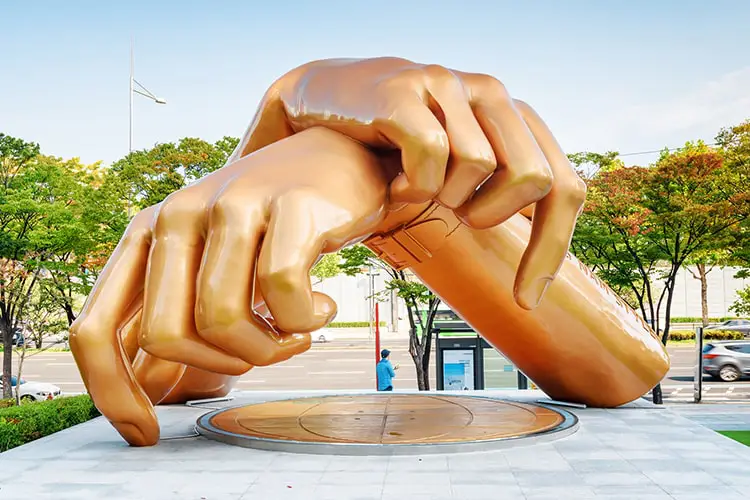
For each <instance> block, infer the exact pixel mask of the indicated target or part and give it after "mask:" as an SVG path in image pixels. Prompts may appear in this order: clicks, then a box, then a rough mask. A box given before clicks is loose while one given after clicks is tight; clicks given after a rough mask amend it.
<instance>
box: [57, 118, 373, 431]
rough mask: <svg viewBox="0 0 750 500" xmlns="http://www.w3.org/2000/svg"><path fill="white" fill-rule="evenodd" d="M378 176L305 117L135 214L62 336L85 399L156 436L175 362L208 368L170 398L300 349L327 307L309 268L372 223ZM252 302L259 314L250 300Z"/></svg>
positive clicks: (356, 149)
mask: <svg viewBox="0 0 750 500" xmlns="http://www.w3.org/2000/svg"><path fill="white" fill-rule="evenodd" d="M386 175H387V169H386V168H384V167H383V164H382V163H381V162H378V160H377V158H376V157H375V156H374V155H372V154H371V153H370V152H368V151H367V150H366V149H364V148H363V147H362V146H360V145H358V144H357V143H355V142H354V141H352V140H351V139H348V138H345V137H344V136H342V135H340V134H338V133H336V132H333V131H329V130H325V129H322V128H318V129H311V130H308V131H305V132H301V133H299V134H297V135H295V136H293V137H291V138H289V139H286V140H284V141H280V142H278V143H276V144H274V145H272V146H269V147H268V148H264V149H263V150H262V151H258V152H256V153H255V154H253V155H249V156H247V157H246V158H244V159H242V160H239V161H237V162H235V163H233V164H231V165H229V166H227V167H225V168H223V169H221V170H219V171H217V172H214V173H213V174H211V175H209V176H207V177H205V178H203V179H201V180H200V181H199V182H197V183H196V184H194V185H192V186H189V187H187V188H185V189H182V190H180V191H177V192H175V193H173V194H172V195H170V196H169V197H168V198H167V199H165V200H164V201H163V202H162V203H161V204H160V205H159V206H158V207H152V208H149V209H146V210H144V211H142V212H140V213H139V214H138V215H136V217H135V218H134V219H133V221H132V222H131V224H130V226H129V227H128V229H127V230H126V233H125V236H123V238H122V240H121V241H120V244H119V245H118V247H117V248H116V249H115V251H114V253H113V254H112V256H111V257H110V259H109V261H108V262H107V265H106V266H105V268H104V270H103V272H102V274H101V276H100V277H99V279H98V280H97V283H96V285H95V286H94V289H93V290H92V292H91V294H90V295H89V297H88V300H87V302H86V304H85V305H84V308H83V311H82V312H81V314H80V315H79V317H78V319H77V320H76V322H75V324H74V325H73V327H72V328H71V336H70V343H71V350H72V351H73V355H74V356H75V360H76V363H77V364H78V367H79V369H80V371H81V374H82V377H83V380H84V383H85V384H86V388H87V389H88V391H89V393H90V394H91V397H92V399H93V400H94V402H95V404H96V405H97V407H98V408H99V409H100V411H101V412H102V414H104V415H105V416H106V417H107V418H108V419H109V420H110V421H111V422H112V423H113V424H114V426H115V427H116V428H117V430H118V431H119V432H120V434H122V436H123V437H124V438H125V439H126V440H127V441H128V442H129V443H131V444H134V445H149V444H154V443H155V442H156V441H157V440H158V436H159V427H158V423H157V421H156V416H155V414H154V411H153V406H152V405H153V404H157V403H159V402H162V401H163V400H164V399H165V398H166V397H167V396H168V395H170V392H172V391H173V390H174V389H175V388H176V386H177V384H178V383H179V382H180V381H181V379H182V378H183V377H186V378H187V374H186V373H185V372H186V366H190V367H192V368H193V369H194V370H195V369H197V370H202V371H204V372H209V373H210V374H221V376H219V375H209V374H205V373H204V374H201V373H200V372H197V373H192V375H190V378H191V379H192V380H193V382H192V383H193V384H195V385H196V387H194V388H193V387H191V383H190V381H189V380H188V381H186V382H187V384H186V385H183V387H182V388H181V389H179V391H178V392H179V393H180V394H179V395H174V394H172V398H173V399H174V398H177V399H180V398H182V397H186V396H187V395H194V393H195V391H198V392H200V391H204V392H209V393H210V392H211V391H212V390H219V389H221V390H224V391H225V392H224V393H226V392H228V390H229V386H228V382H229V380H228V378H227V376H237V375H241V374H243V373H245V372H247V371H248V370H249V369H250V368H251V367H252V366H253V365H259V366H266V365H270V364H273V363H276V362H279V361H283V360H285V359H288V358H290V357H291V356H293V355H295V354H298V353H301V352H303V351H305V350H307V349H308V348H309V346H310V336H309V335H307V334H304V333H305V332H311V331H314V330H317V329H319V328H321V327H323V326H324V325H326V324H327V323H328V322H329V321H330V320H331V319H332V318H333V316H334V315H335V312H336V305H335V304H334V303H333V302H332V301H331V299H330V298H328V297H327V296H325V295H322V294H319V293H315V292H312V290H311V284H310V279H309V270H310V268H311V267H312V266H313V265H314V263H315V261H316V259H317V258H318V257H319V256H320V254H321V253H325V252H333V251H336V250H337V249H339V248H341V247H342V246H344V245H346V244H348V243H350V242H351V241H353V240H357V239H362V238H364V237H365V236H368V235H370V234H371V233H372V232H373V231H375V230H376V229H377V226H378V224H379V223H380V222H381V221H382V220H383V218H384V217H385V215H386V211H385V204H386V192H387V185H388V179H387V178H386ZM261 297H262V299H261ZM261 300H262V302H263V303H264V304H265V307H267V310H268V312H269V313H270V315H271V316H272V320H269V318H268V315H267V314H263V311H262V310H261V311H260V314H259V313H257V312H256V311H255V310H254V309H255V308H252V304H255V303H257V302H260V301H261ZM123 325H125V330H126V331H124V332H119V331H118V330H120V328H121V327H122V326H123ZM284 332H294V333H284ZM121 337H124V338H125V340H121ZM134 353H135V354H134ZM131 358H132V360H133V361H132V362H133V366H132V367H131V365H130V359H131ZM211 386H213V387H211ZM207 389H208V391H207Z"/></svg>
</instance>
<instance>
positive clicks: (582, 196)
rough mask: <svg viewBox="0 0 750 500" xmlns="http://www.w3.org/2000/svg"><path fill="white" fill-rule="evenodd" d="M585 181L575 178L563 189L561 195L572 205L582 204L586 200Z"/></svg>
mask: <svg viewBox="0 0 750 500" xmlns="http://www.w3.org/2000/svg"><path fill="white" fill-rule="evenodd" d="M586 192H587V188H586V183H585V182H583V180H582V179H580V178H576V179H575V181H574V182H572V183H571V184H570V185H568V186H567V187H566V188H565V189H563V195H564V196H565V198H566V199H567V200H568V201H569V202H570V203H571V204H573V205H576V206H582V205H583V204H584V203H585V202H586Z"/></svg>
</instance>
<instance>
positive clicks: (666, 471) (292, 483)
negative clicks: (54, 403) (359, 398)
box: [0, 391, 750, 500]
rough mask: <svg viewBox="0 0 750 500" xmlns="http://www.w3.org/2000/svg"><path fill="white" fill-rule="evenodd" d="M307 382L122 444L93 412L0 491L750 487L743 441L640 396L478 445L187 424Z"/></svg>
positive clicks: (452, 492) (520, 396)
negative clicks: (517, 442) (540, 435)
mask: <svg viewBox="0 0 750 500" xmlns="http://www.w3.org/2000/svg"><path fill="white" fill-rule="evenodd" d="M314 394H315V393H311V392H302V393H283V394H279V393H274V394H269V393H258V392H253V393H237V394H235V396H236V398H235V400H234V401H231V402H229V403H215V404H209V405H204V406H205V408H194V407H183V406H179V407H163V408H159V410H158V413H159V418H160V420H161V422H162V428H163V432H162V435H163V438H164V439H163V440H162V442H160V443H159V444H158V445H157V446H155V447H152V448H130V447H128V446H127V445H126V444H125V443H124V442H123V441H122V440H121V439H120V437H119V436H118V435H117V434H116V433H115V431H114V430H113V429H112V428H111V427H110V425H109V424H108V422H106V421H105V420H104V419H96V420H94V421H91V422H88V423H86V424H82V425H80V426H77V427H74V428H71V429H68V430H66V431H63V432H60V433H58V434H55V435H53V436H49V437H47V438H44V439H41V440H39V441H36V442H34V443H30V444H28V445H26V446H23V447H20V448H17V449H14V450H11V451H9V452H6V453H3V454H0V499H2V500H5V499H9V500H16V499H18V500H21V499H47V498H50V499H52V498H54V499H80V500H84V499H88V498H91V499H93V498H97V499H99V498H106V499H108V500H110V499H111V500H114V499H132V500H145V499H160V500H161V499H196V500H199V499H200V500H215V499H245V500H246V499H256V498H257V499H261V498H274V499H277V498H278V499H289V498H294V499H349V500H356V499H391V498H405V499H409V500H411V499H431V500H432V499H448V498H452V499H467V500H468V499H472V500H475V499H476V500H481V499H485V498H486V499H490V498H491V499H493V500H507V499H541V498H549V499H565V498H570V499H585V498H612V499H614V498H620V499H633V500H635V499H638V500H641V499H645V500H648V499H680V500H688V499H700V500H705V499H706V498H721V499H722V500H731V499H738V498H750V448H748V447H745V446H743V445H741V444H739V443H736V442H735V441H732V440H730V439H728V438H725V437H723V436H721V435H719V434H717V433H715V432H714V431H712V430H711V429H709V428H708V427H705V426H703V425H701V424H700V423H697V422H695V421H693V420H690V419H688V418H685V417H683V416H681V415H679V414H678V413H677V412H676V411H672V410H670V409H669V408H667V407H654V406H652V405H650V404H649V403H647V402H645V401H639V402H638V403H636V404H631V405H628V406H627V407H623V408H619V409H616V410H598V409H583V410H582V409H576V408H567V410H568V411H571V412H572V413H574V414H575V415H576V416H577V417H578V418H579V420H580V428H579V430H578V432H576V433H575V434H573V435H570V436H568V437H565V438H562V439H560V440H557V441H554V442H551V443H544V444H534V445H530V446H521V447H516V448H512V449H505V450H501V451H492V452H482V453H462V454H445V455H429V456H428V455H425V456H408V457H394V456H385V457H352V456H343V457H342V456H321V455H298V454H286V453H279V452H267V451H259V450H252V449H247V448H241V447H237V446H230V445H226V444H223V443H220V442H215V441H210V440H207V439H205V438H202V437H198V436H197V434H196V432H195V429H194V423H195V421H196V419H197V418H198V417H199V416H200V415H202V414H204V413H205V412H207V411H208V410H209V409H215V408H219V407H220V406H227V405H231V406H234V405H239V404H248V403H252V402H260V401H272V400H277V399H281V398H290V397H302V396H310V395H314ZM318 394H320V393H318ZM478 394H480V395H483V396H492V397H513V398H514V399H515V400H520V401H532V402H533V401H536V400H537V399H539V398H543V397H544V395H543V394H539V393H535V392H533V391H528V392H525V393H519V392H516V391H514V392H499V391H498V392H495V391H493V392H489V391H487V392H481V393H478ZM695 411H697V410H695ZM726 412H727V413H731V412H732V407H731V405H727V407H726ZM714 413H716V412H714ZM693 416H694V415H693Z"/></svg>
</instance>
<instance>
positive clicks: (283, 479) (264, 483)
mask: <svg viewBox="0 0 750 500" xmlns="http://www.w3.org/2000/svg"><path fill="white" fill-rule="evenodd" d="M322 478H323V472H322V471H319V472H309V471H303V472H298V471H286V470H283V469H281V470H278V471H273V472H272V471H266V472H264V473H262V474H259V475H258V477H257V479H256V480H255V482H254V483H253V485H252V486H253V487H256V486H257V487H259V488H270V489H277V488H278V489H284V488H289V489H294V488H301V487H305V488H306V489H310V488H311V487H314V486H317V485H318V484H319V483H320V480H321V479H322Z"/></svg>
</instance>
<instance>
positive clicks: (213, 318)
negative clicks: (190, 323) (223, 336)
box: [195, 298, 248, 336]
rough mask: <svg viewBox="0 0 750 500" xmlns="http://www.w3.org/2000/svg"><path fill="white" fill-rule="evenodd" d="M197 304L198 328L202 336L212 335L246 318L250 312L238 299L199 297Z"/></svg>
mask: <svg viewBox="0 0 750 500" xmlns="http://www.w3.org/2000/svg"><path fill="white" fill-rule="evenodd" d="M195 306H196V307H195V322H196V328H197V330H198V334H199V335H201V336H206V335H210V336H212V335H213V334H214V333H216V332H218V331H219V330H222V329H225V328H228V327H230V326H231V325H233V324H236V323H237V322H238V321H241V320H243V319H246V317H247V314H248V310H247V307H242V306H241V305H240V304H238V303H237V301H234V300H228V299H227V298H219V299H218V300H207V299H206V298H198V300H196V304H195Z"/></svg>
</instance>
